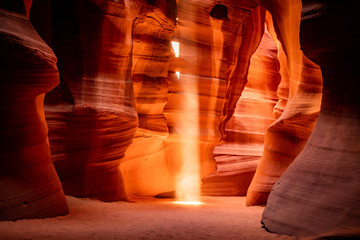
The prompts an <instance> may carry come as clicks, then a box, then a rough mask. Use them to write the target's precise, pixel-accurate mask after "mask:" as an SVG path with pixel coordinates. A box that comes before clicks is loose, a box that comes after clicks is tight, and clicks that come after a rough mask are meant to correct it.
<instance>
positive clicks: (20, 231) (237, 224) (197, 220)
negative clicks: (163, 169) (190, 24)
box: [0, 196, 295, 240]
mask: <svg viewBox="0 0 360 240" xmlns="http://www.w3.org/2000/svg"><path fill="white" fill-rule="evenodd" d="M66 198H67V201H68V204H69V211H70V214H68V215H66V216H62V217H57V218H47V219H27V220H18V221H14V222H12V221H3V222H0V239H36V240H38V239H77V240H79V239H241V240H247V239H249V240H250V239H251V240H252V239H256V240H262V239H266V240H272V239H274V240H275V239H276V240H279V239H280V240H281V239H288V240H290V239H291V240H294V239H295V237H289V236H284V235H276V234H272V233H269V232H266V231H265V229H263V228H262V226H261V223H260V221H261V214H262V212H263V210H264V207H258V206H257V207H245V198H244V197H203V198H202V201H203V202H204V204H202V205H198V206H187V205H178V204H174V203H172V200H171V199H155V198H136V199H134V201H133V202H112V203H107V202H101V201H99V200H94V199H89V198H75V197H70V196H67V197H66Z"/></svg>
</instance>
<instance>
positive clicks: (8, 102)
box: [0, 1, 68, 220]
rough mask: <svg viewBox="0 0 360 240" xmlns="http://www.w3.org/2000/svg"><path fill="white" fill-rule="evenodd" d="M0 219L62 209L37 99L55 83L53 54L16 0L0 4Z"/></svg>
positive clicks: (40, 101) (64, 207) (52, 213)
mask: <svg viewBox="0 0 360 240" xmlns="http://www.w3.org/2000/svg"><path fill="white" fill-rule="evenodd" d="M0 22H1V25H0V35H1V37H0V39H1V40H0V53H1V56H0V79H1V83H0V85H1V87H0V89H1V90H0V102H1V103H0V111H1V114H2V115H1V120H0V126H1V129H0V136H1V147H0V148H1V150H0V220H17V219H22V218H45V217H55V216H58V215H65V214H67V212H68V207H67V203H66V200H65V196H64V192H63V190H62V188H61V184H60V181H59V178H58V176H57V174H56V172H55V169H54V166H53V164H52V162H51V158H50V147H49V140H48V137H47V132H48V128H47V126H46V122H45V116H44V110H43V102H44V95H45V93H46V92H48V91H50V90H51V89H52V88H54V87H55V86H56V85H57V84H58V82H59V74H58V69H57V67H56V61H57V59H56V57H55V55H54V53H53V52H52V50H51V49H50V48H49V47H48V46H47V45H46V44H45V43H44V41H43V40H42V39H41V38H40V37H39V35H38V34H37V33H36V31H35V30H34V28H33V27H32V25H31V23H30V22H29V20H28V18H27V17H26V15H25V7H24V4H23V2H22V1H11V2H6V3H5V2H2V3H1V4H0Z"/></svg>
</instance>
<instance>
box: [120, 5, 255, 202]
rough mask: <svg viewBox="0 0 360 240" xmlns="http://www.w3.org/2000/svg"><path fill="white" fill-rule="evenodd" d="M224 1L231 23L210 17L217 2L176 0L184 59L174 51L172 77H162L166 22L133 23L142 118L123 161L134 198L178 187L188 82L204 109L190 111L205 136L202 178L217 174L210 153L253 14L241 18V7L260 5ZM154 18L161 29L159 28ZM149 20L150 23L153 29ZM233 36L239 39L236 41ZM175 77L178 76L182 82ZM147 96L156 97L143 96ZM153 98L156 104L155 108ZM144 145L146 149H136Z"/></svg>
mask: <svg viewBox="0 0 360 240" xmlns="http://www.w3.org/2000/svg"><path fill="white" fill-rule="evenodd" d="M222 4H224V5H223V6H225V5H226V6H227V9H228V12H227V14H228V15H227V16H228V17H227V18H226V17H221V16H219V15H217V17H218V18H213V17H211V14H210V13H211V12H212V9H213V7H214V5H215V3H213V2H208V1H206V2H205V1H201V2H193V1H186V2H184V1H181V2H179V5H178V22H177V25H176V28H175V35H174V38H173V41H176V42H178V43H179V45H180V57H179V58H176V57H175V56H174V53H173V55H172V59H171V63H170V71H169V73H165V72H163V70H164V69H166V67H167V65H166V62H164V60H165V59H166V58H167V57H168V55H167V54H168V53H169V52H166V47H169V45H167V46H164V43H163V41H165V42H166V41H168V37H169V36H170V35H169V30H167V29H169V27H170V26H169V25H168V23H167V22H166V21H164V20H166V19H165V18H164V17H161V15H159V13H158V11H156V10H155V11H154V10H152V11H149V12H148V13H147V15H146V17H140V18H139V20H137V21H136V22H135V23H136V27H135V28H134V30H135V31H134V33H133V41H134V46H135V45H136V46H139V47H141V48H140V49H136V48H134V49H135V52H134V53H135V54H136V55H138V56H139V57H136V56H134V57H135V58H137V59H138V60H135V58H134V72H136V73H137V72H138V73H139V74H137V75H135V77H137V76H139V80H141V81H140V82H137V81H139V80H136V78H134V80H135V82H134V86H135V87H134V89H135V94H136V97H137V109H138V111H139V112H141V113H142V114H140V129H139V130H138V136H137V137H136V138H135V140H134V143H133V144H132V146H131V147H130V149H129V151H128V152H127V154H126V161H125V162H124V164H122V169H123V172H124V174H125V175H126V179H128V180H126V182H127V186H128V188H129V191H130V192H131V193H134V194H140V195H156V194H159V193H162V192H169V191H173V190H174V188H175V182H176V181H175V178H176V175H177V174H178V173H179V172H180V171H181V168H183V161H184V159H183V157H182V151H181V148H182V146H181V145H182V140H181V138H180V137H181V136H180V135H181V134H179V132H178V131H179V130H178V129H177V127H178V124H179V121H181V119H184V117H185V116H186V111H188V110H185V109H184V107H183V106H182V103H183V102H184V101H185V100H186V98H184V96H185V95H187V94H184V91H186V90H185V89H184V86H182V85H181V83H184V82H186V83H187V85H194V89H193V92H192V93H191V95H193V96H194V97H195V98H196V99H198V100H197V101H199V106H198V107H196V109H192V110H191V115H192V116H195V117H199V120H198V121H199V125H198V126H197V127H196V129H195V130H194V131H195V132H199V134H200V141H198V142H197V143H196V144H198V145H199V148H200V150H199V151H200V156H201V159H200V169H199V171H200V172H201V173H200V174H201V176H205V175H207V174H209V173H211V172H212V171H214V170H215V165H214V160H213V155H212V151H213V148H214V146H215V144H217V143H218V141H219V140H220V133H219V132H218V130H217V129H218V125H219V123H220V117H221V114H222V108H223V104H224V98H225V89H226V79H227V78H228V76H229V74H230V72H231V70H232V69H233V67H234V65H235V62H236V56H237V55H236V53H237V49H238V48H239V46H240V43H241V31H242V26H243V21H244V19H245V18H246V17H247V15H248V11H242V12H241V14H239V12H238V10H239V7H240V6H241V7H244V8H248V9H251V8H254V7H255V6H256V5H254V4H245V3H244V2H242V3H232V2H231V1H223V2H222ZM163 12H164V11H163ZM258 14H259V13H258ZM235 16H236V17H235ZM238 16H241V17H240V18H238ZM168 17H169V18H170V16H168ZM154 19H156V20H157V22H159V23H161V24H159V26H156V25H155V24H154V23H156V21H154ZM147 22H148V23H147ZM150 23H152V25H149V24H150ZM157 24H158V23H157ZM154 25H155V26H154ZM166 26H168V27H167V28H166ZM144 27H147V28H146V29H147V30H146V32H145V31H144V30H143V29H144ZM137 28H138V29H139V30H141V32H142V35H140V34H139V32H137V31H139V30H137ZM209 30H211V31H209ZM154 32H156V35H155V36H156V37H157V38H159V37H160V38H161V39H162V41H156V43H155V41H154V40H153V38H150V37H149V35H150V36H151V35H154ZM167 32H168V33H167ZM162 34H163V35H162ZM155 39H156V38H155ZM234 39H236V40H235V44H234ZM138 41H141V42H138ZM150 43H151V44H152V46H154V43H155V45H156V47H155V49H152V51H149V50H148V47H149V44H150ZM155 51H156V52H155ZM155 53H157V56H158V57H155V58H154V57H152V59H155V61H153V62H149V61H148V60H147V59H148V58H149V56H150V55H151V54H155ZM141 55H143V56H141ZM162 56H163V57H162ZM160 57H162V58H160ZM248 57H249V56H248ZM159 60H161V61H160V62H159ZM135 61H137V62H135ZM144 66H146V68H144ZM159 67H160V68H159ZM175 72H179V75H180V81H179V79H178V77H177V75H176V74H175ZM145 73H146V74H145ZM168 74H169V75H168ZM167 75H168V78H167V79H165V78H164V76H167ZM159 80H161V81H159ZM164 80H166V81H165V82H164ZM150 81H151V84H150ZM167 84H168V86H169V87H168V90H167V89H166V88H167ZM164 88H165V89H166V90H167V91H166V92H164ZM147 89H148V90H147ZM149 91H151V92H152V93H153V94H152V95H148V94H147V95H145V94H144V93H147V92H149ZM164 100H165V101H166V100H168V101H167V104H166V106H165V109H164V110H163V111H164V114H165V117H166V122H165V123H166V125H167V126H166V128H165V127H164V125H163V123H164V122H163V120H164V119H163V118H162V115H161V114H162V112H161V111H162V108H163V102H164ZM154 101H155V103H156V104H151V105H150V103H151V102H154ZM198 110H199V111H198ZM149 113H153V114H149ZM151 116H155V117H156V119H155V120H156V122H155V121H151V118H149V117H151ZM159 117H160V118H159ZM149 120H150V121H149ZM184 121H187V120H184ZM154 123H155V124H154ZM160 124H161V125H160ZM189 124H190V123H189ZM156 126H162V127H156ZM167 128H169V133H170V135H169V137H167ZM139 148H140V149H144V150H143V151H141V152H139V151H138V149H139Z"/></svg>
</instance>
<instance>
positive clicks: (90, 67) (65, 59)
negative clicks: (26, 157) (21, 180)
mask: <svg viewBox="0 0 360 240" xmlns="http://www.w3.org/2000/svg"><path fill="white" fill-rule="evenodd" d="M33 4H34V5H33V8H32V11H31V20H32V21H33V23H34V24H35V26H39V27H38V29H39V32H40V33H41V34H42V35H43V37H44V39H46V40H48V41H49V44H50V45H51V47H52V48H53V49H54V51H55V53H56V54H57V57H58V59H59V60H58V66H59V71H60V84H59V86H58V87H57V88H55V89H54V90H53V91H52V92H50V93H49V94H47V96H46V99H45V114H46V120H47V123H48V125H49V139H50V146H51V153H52V161H53V163H54V165H55V168H56V171H57V173H58V175H59V177H60V180H61V182H62V186H63V188H64V191H65V193H66V194H70V195H73V196H79V197H85V196H86V197H97V198H99V199H101V200H104V201H114V200H125V199H127V194H126V191H125V187H124V183H123V177H122V174H121V172H120V170H119V165H120V161H121V159H123V158H124V154H125V151H126V149H127V147H128V146H129V145H130V144H131V142H132V139H133V137H134V134H135V131H136V128H137V125H138V123H137V118H138V117H137V113H136V110H135V104H134V94H133V84H132V79H131V74H132V59H131V52H132V42H131V32H132V21H131V19H130V16H129V13H128V9H127V7H126V6H125V2H124V1H101V0H100V1H95V0H94V1H90V0H81V1H48V2H47V4H45V3H44V2H42V1H34V3H33ZM41 12H47V17H48V18H47V20H46V21H45V20H44V16H42V15H41ZM44 22H45V23H44ZM48 23H51V24H50V26H44V24H45V25H46V24H48ZM41 30H43V31H41Z"/></svg>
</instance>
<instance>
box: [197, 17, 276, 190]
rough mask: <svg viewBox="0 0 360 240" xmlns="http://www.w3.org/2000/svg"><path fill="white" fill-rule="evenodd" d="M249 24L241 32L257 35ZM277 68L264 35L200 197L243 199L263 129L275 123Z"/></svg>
mask: <svg viewBox="0 0 360 240" xmlns="http://www.w3.org/2000/svg"><path fill="white" fill-rule="evenodd" d="M255 14H256V12H255V13H254V15H255ZM259 20H262V21H260V22H259V24H258V28H260V27H261V23H263V20H264V19H261V18H260V19H259ZM249 22H254V18H250V17H249V19H247V24H246V26H247V28H246V29H245V31H250V32H252V33H254V32H255V33H256V32H257V33H258V34H260V33H261V31H259V29H257V28H253V27H249V26H252V24H250V23H249ZM245 36H249V37H248V38H243V39H242V42H243V44H246V42H247V41H253V38H252V34H246V35H245ZM250 36H251V37H250ZM244 50H245V49H244ZM246 51H247V52H248V50H246ZM240 54H243V53H240ZM279 67H280V66H279V61H278V59H277V46H276V45H275V43H274V42H273V40H272V38H271V36H270V34H269V33H268V32H267V31H265V32H264V35H263V36H262V40H261V42H260V45H259V46H258V48H257V50H256V51H255V53H254V54H253V55H252V56H251V59H250V65H249V70H248V71H247V69H246V72H244V73H243V76H244V79H243V80H241V81H242V82H244V83H246V82H247V84H246V86H245V88H244V90H243V92H242V93H241V97H240V98H239V100H238V102H237V105H236V109H235V112H234V115H233V116H232V118H231V119H230V120H229V122H228V123H227V125H226V129H225V130H226V132H225V134H226V135H225V136H226V138H225V139H224V140H225V141H224V143H223V144H221V145H219V146H217V147H216V148H215V150H214V154H215V159H216V162H217V171H216V172H215V173H214V174H211V175H209V176H207V177H206V178H204V179H203V193H204V194H206V195H246V192H247V189H248V186H249V184H250V182H251V180H252V178H253V175H254V173H255V170H256V167H257V165H258V162H259V160H260V158H261V155H262V151H263V148H264V135H265V131H266V128H267V127H268V126H269V125H270V124H271V123H272V122H273V121H274V120H275V118H274V114H273V108H274V106H275V104H276V102H277V96H276V90H277V86H278V84H279V81H280V75H279ZM247 72H248V73H247ZM241 81H240V82H241Z"/></svg>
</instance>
